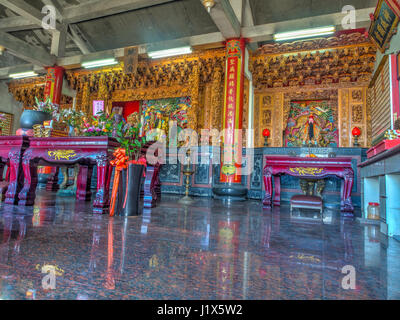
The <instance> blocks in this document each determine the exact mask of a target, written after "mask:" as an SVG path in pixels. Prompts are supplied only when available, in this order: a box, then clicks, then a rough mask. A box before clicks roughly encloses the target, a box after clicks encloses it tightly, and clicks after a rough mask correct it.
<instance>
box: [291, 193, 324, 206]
mask: <svg viewBox="0 0 400 320" xmlns="http://www.w3.org/2000/svg"><path fill="white" fill-rule="evenodd" d="M290 204H291V205H292V206H295V207H297V206H300V207H312V208H321V207H322V199H321V197H318V196H308V195H296V196H293V197H292V199H291V200H290Z"/></svg>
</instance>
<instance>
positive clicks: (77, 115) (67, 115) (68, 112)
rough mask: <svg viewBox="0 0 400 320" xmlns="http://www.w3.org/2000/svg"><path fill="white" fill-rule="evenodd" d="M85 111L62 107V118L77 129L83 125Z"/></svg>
mask: <svg viewBox="0 0 400 320" xmlns="http://www.w3.org/2000/svg"><path fill="white" fill-rule="evenodd" d="M84 118H85V113H83V112H82V111H76V110H75V109H72V108H71V109H62V110H61V112H60V120H61V121H62V122H64V123H66V124H67V125H68V126H69V127H72V128H74V129H75V130H76V131H79V129H80V128H81V127H82V125H83V119H84Z"/></svg>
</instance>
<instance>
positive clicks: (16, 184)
mask: <svg viewBox="0 0 400 320" xmlns="http://www.w3.org/2000/svg"><path fill="white" fill-rule="evenodd" d="M28 146H29V139H28V137H25V136H2V137H0V174H1V179H0V181H1V186H0V189H1V193H2V195H3V194H4V193H6V194H5V202H6V203H7V204H17V203H18V193H19V191H20V190H21V188H22V183H23V173H22V166H21V160H22V155H23V153H24V151H25V150H26V148H28ZM5 165H8V167H9V181H2V180H3V170H4V166H5Z"/></svg>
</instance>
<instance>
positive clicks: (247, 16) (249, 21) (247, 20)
mask: <svg viewBox="0 0 400 320" xmlns="http://www.w3.org/2000/svg"><path fill="white" fill-rule="evenodd" d="M242 15H243V20H242V27H254V16H253V11H252V9H251V5H250V0H243V13H242ZM247 47H248V49H250V50H251V51H255V50H257V49H258V47H259V45H258V42H252V43H248V44H247Z"/></svg>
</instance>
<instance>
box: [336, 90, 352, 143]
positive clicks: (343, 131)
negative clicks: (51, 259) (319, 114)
mask: <svg viewBox="0 0 400 320" xmlns="http://www.w3.org/2000/svg"><path fill="white" fill-rule="evenodd" d="M339 93H340V94H339V95H340V99H339V118H340V123H339V134H340V138H339V146H340V147H349V146H350V129H349V127H350V123H349V122H350V121H349V120H350V118H349V89H341V90H339Z"/></svg>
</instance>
